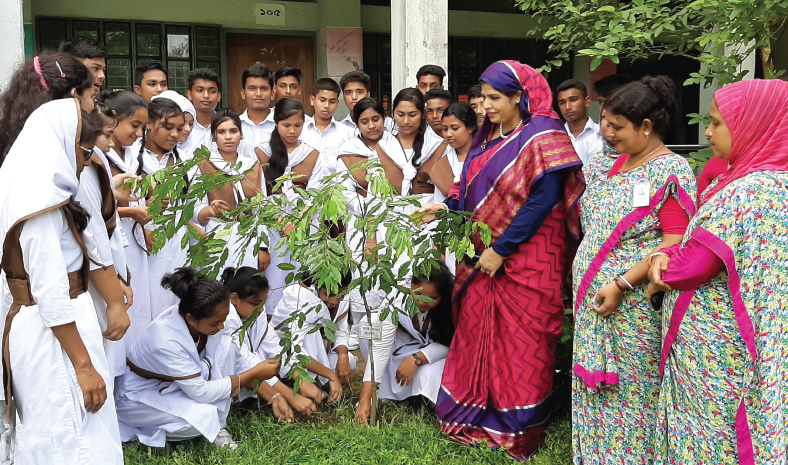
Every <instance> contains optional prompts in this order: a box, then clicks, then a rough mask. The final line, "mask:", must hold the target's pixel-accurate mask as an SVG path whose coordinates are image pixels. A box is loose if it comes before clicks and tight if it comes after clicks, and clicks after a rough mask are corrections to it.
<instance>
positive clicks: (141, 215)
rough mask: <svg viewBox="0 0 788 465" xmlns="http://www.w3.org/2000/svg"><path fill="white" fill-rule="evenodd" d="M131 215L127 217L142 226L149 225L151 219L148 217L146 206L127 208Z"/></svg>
mask: <svg viewBox="0 0 788 465" xmlns="http://www.w3.org/2000/svg"><path fill="white" fill-rule="evenodd" d="M128 208H129V211H130V212H131V215H129V217H130V218H131V219H132V220H134V221H136V222H137V223H139V224H140V225H142V226H145V225H146V224H148V223H150V221H151V217H150V215H148V206H147V205H141V206H139V207H128Z"/></svg>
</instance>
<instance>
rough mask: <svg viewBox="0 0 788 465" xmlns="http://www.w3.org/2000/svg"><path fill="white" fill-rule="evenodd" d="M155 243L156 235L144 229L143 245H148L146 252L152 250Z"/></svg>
mask: <svg viewBox="0 0 788 465" xmlns="http://www.w3.org/2000/svg"><path fill="white" fill-rule="evenodd" d="M155 243H156V235H155V234H153V231H149V230H147V229H146V230H145V246H146V247H148V252H153V245H154V244H155Z"/></svg>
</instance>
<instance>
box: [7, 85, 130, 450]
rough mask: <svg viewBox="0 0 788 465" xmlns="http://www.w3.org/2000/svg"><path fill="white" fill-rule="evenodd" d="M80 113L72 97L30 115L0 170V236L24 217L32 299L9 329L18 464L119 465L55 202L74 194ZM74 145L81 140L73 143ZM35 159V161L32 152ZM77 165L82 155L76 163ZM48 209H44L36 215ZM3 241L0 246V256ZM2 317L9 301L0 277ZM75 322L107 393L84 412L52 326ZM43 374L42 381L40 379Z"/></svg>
mask: <svg viewBox="0 0 788 465" xmlns="http://www.w3.org/2000/svg"><path fill="white" fill-rule="evenodd" d="M78 127H79V113H78V107H77V105H76V102H75V101H74V100H73V99H61V100H55V101H52V102H48V103H45V104H44V105H42V106H41V107H39V108H38V109H37V110H36V111H35V112H33V114H32V115H31V116H30V117H29V118H28V120H27V122H26V124H25V127H24V129H23V130H22V131H21V132H20V134H19V136H18V137H17V140H16V142H15V143H14V145H13V147H12V148H11V151H10V152H9V153H8V155H7V157H6V159H5V161H4V163H3V166H2V168H0V239H1V240H2V242H3V243H5V241H6V238H7V234H8V233H9V230H10V229H11V228H12V226H14V225H16V224H17V223H18V222H19V221H22V220H23V219H24V218H26V217H30V216H31V215H36V214H38V215H37V216H33V217H32V218H30V219H28V220H27V221H25V222H24V225H23V227H22V230H21V234H20V238H19V241H20V245H21V251H22V257H23V261H24V268H25V270H26V272H27V275H28V280H29V284H30V289H31V292H32V296H33V298H34V301H35V303H36V304H35V305H31V306H24V307H22V308H21V309H20V311H19V313H18V314H17V315H16V317H15V318H14V319H13V321H12V322H11V326H10V333H9V335H8V337H9V340H8V345H9V355H10V366H11V370H12V372H13V386H12V387H13V393H14V397H15V404H14V405H15V408H16V413H17V415H16V419H17V421H18V424H17V426H16V437H15V438H14V441H15V444H13V445H12V447H13V451H14V454H15V457H14V463H16V464H19V465H24V464H33V463H80V464H122V463H123V451H122V448H121V446H120V437H119V434H118V424H117V417H116V415H115V404H114V401H113V400H112V380H111V379H110V376H111V375H110V369H109V366H108V364H107V359H106V355H105V353H104V347H103V337H102V335H101V328H100V327H99V322H98V318H97V316H96V311H95V309H94V306H93V302H92V300H91V298H90V296H89V295H88V294H87V293H83V294H81V295H79V296H78V297H77V298H75V299H71V298H70V297H69V292H68V291H69V283H68V277H67V273H69V272H73V271H77V270H79V269H81V268H82V266H83V255H82V249H81V247H80V246H79V244H78V242H77V240H76V238H75V237H74V234H73V233H72V231H71V230H70V228H69V226H68V223H67V222H66V219H65V216H64V213H63V210H62V208H58V206H60V205H63V204H65V203H67V202H68V201H70V200H72V199H73V198H74V197H75V196H76V194H77V191H78V186H79V181H78V178H77V174H76V173H77V168H76V167H77V156H79V157H82V154H81V153H80V154H79V155H77V153H76V145H77V143H78V140H79V133H78V129H77V128H78ZM75 142H77V143H75ZM31 157H32V158H31ZM80 163H81V160H80ZM41 212H44V213H41ZM2 253H3V248H0V259H1V258H2ZM2 286H3V289H4V292H3V294H4V296H5V298H6V299H7V300H6V301H5V302H4V305H3V309H4V314H3V315H0V318H1V321H5V320H6V314H5V313H6V312H7V311H8V309H9V308H10V306H11V294H10V290H9V288H8V282H7V279H6V277H5V275H3V282H2ZM68 323H75V324H76V327H77V330H78V331H79V335H80V337H81V339H82V342H83V343H84V345H85V348H86V350H87V353H88V355H89V357H90V360H91V362H92V364H93V367H94V368H95V369H96V371H97V372H98V374H99V375H100V376H101V377H102V378H103V379H104V382H105V383H106V386H107V394H108V398H107V401H106V403H105V404H104V405H103V406H102V408H101V409H100V410H99V411H98V412H97V413H95V414H88V413H87V412H86V410H85V406H84V400H83V395H82V390H81V388H80V386H79V384H78V382H77V378H76V375H75V372H74V367H73V365H72V363H71V361H70V359H69V358H68V357H67V356H66V354H65V353H64V352H63V348H62V347H61V345H60V342H59V341H58V340H57V338H56V337H55V335H54V333H53V332H52V330H51V328H52V327H53V326H60V325H64V324H68ZM42 380H45V382H42Z"/></svg>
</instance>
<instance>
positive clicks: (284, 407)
mask: <svg viewBox="0 0 788 465" xmlns="http://www.w3.org/2000/svg"><path fill="white" fill-rule="evenodd" d="M286 395H287V394H279V395H278V396H276V399H274V401H273V402H271V407H272V408H273V409H274V416H275V417H276V419H277V420H279V421H284V422H287V423H292V422H293V410H292V409H291V408H290V405H288V403H287V400H285V398H284V396H286ZM310 403H311V402H310Z"/></svg>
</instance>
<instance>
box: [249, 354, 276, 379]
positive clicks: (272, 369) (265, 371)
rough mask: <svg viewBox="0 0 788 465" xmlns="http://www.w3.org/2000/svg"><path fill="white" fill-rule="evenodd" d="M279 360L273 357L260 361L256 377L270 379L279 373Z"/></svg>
mask: <svg viewBox="0 0 788 465" xmlns="http://www.w3.org/2000/svg"><path fill="white" fill-rule="evenodd" d="M279 364H280V362H279V360H277V359H275V358H272V359H271V360H266V361H264V362H262V363H259V364H258V365H257V367H256V370H257V371H256V372H255V377H254V378H255V379H269V378H273V377H274V376H276V375H277V374H278V373H279Z"/></svg>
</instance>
